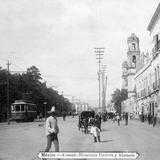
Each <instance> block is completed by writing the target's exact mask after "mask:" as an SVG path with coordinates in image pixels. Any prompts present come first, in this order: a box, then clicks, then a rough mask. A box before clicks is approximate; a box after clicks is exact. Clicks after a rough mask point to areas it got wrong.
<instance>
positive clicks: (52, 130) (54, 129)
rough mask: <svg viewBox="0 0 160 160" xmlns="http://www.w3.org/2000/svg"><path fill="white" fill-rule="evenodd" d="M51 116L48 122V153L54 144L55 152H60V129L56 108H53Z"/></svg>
mask: <svg viewBox="0 0 160 160" xmlns="http://www.w3.org/2000/svg"><path fill="white" fill-rule="evenodd" d="M48 113H49V114H50V116H49V117H48V118H47V120H46V136H47V147H46V149H45V152H48V151H49V150H50V148H51V145H52V142H53V144H54V147H55V151H56V152H58V151H59V142H58V133H59V128H58V124H57V118H56V116H55V113H56V111H55V107H54V106H53V107H52V109H51V111H49V112H48Z"/></svg>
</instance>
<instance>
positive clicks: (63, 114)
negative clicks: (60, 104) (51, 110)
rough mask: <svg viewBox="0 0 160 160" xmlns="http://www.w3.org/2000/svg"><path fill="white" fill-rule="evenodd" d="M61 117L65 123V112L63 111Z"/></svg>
mask: <svg viewBox="0 0 160 160" xmlns="http://www.w3.org/2000/svg"><path fill="white" fill-rule="evenodd" d="M62 116H63V121H65V120H66V113H65V111H63V113H62Z"/></svg>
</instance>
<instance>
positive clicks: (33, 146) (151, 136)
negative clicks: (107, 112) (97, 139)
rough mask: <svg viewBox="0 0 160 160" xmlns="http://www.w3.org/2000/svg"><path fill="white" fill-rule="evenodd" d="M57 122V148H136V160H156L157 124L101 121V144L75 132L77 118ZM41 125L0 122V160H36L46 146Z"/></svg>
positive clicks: (158, 139)
mask: <svg viewBox="0 0 160 160" xmlns="http://www.w3.org/2000/svg"><path fill="white" fill-rule="evenodd" d="M58 121H59V127H60V135H59V142H60V151H137V152H138V153H139V154H140V157H139V158H138V159H139V160H151V159H152V160H159V159H160V152H159V150H160V145H159V144H160V136H159V133H160V126H156V127H155V128H153V127H152V126H149V125H148V124H147V123H141V122H139V121H136V120H132V121H129V125H128V126H125V125H124V122H121V126H117V123H116V122H115V123H113V122H111V121H108V122H105V123H103V124H102V132H101V143H93V138H92V136H91V135H89V134H88V135H85V134H84V133H82V132H81V131H78V127H77V117H75V118H71V117H67V119H66V121H62V118H59V120H58ZM39 124H40V125H39ZM43 124H44V122H34V123H12V124H11V125H10V126H8V125H7V124H5V123H2V124H0V144H1V145H0V160H19V159H20V160H37V159H38V158H37V153H38V152H39V151H43V150H44V149H45V147H46V137H45V128H44V125H43ZM52 150H53V148H52Z"/></svg>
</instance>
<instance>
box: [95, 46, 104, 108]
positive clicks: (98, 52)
mask: <svg viewBox="0 0 160 160" xmlns="http://www.w3.org/2000/svg"><path fill="white" fill-rule="evenodd" d="M94 49H95V53H96V56H97V58H96V59H98V64H99V68H98V81H99V108H101V75H100V74H101V60H102V59H103V57H102V56H103V55H104V54H103V53H104V49H105V48H94Z"/></svg>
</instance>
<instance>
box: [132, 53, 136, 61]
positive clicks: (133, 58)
mask: <svg viewBox="0 0 160 160" xmlns="http://www.w3.org/2000/svg"><path fill="white" fill-rule="evenodd" d="M132 62H133V63H136V56H135V55H134V56H132Z"/></svg>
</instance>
